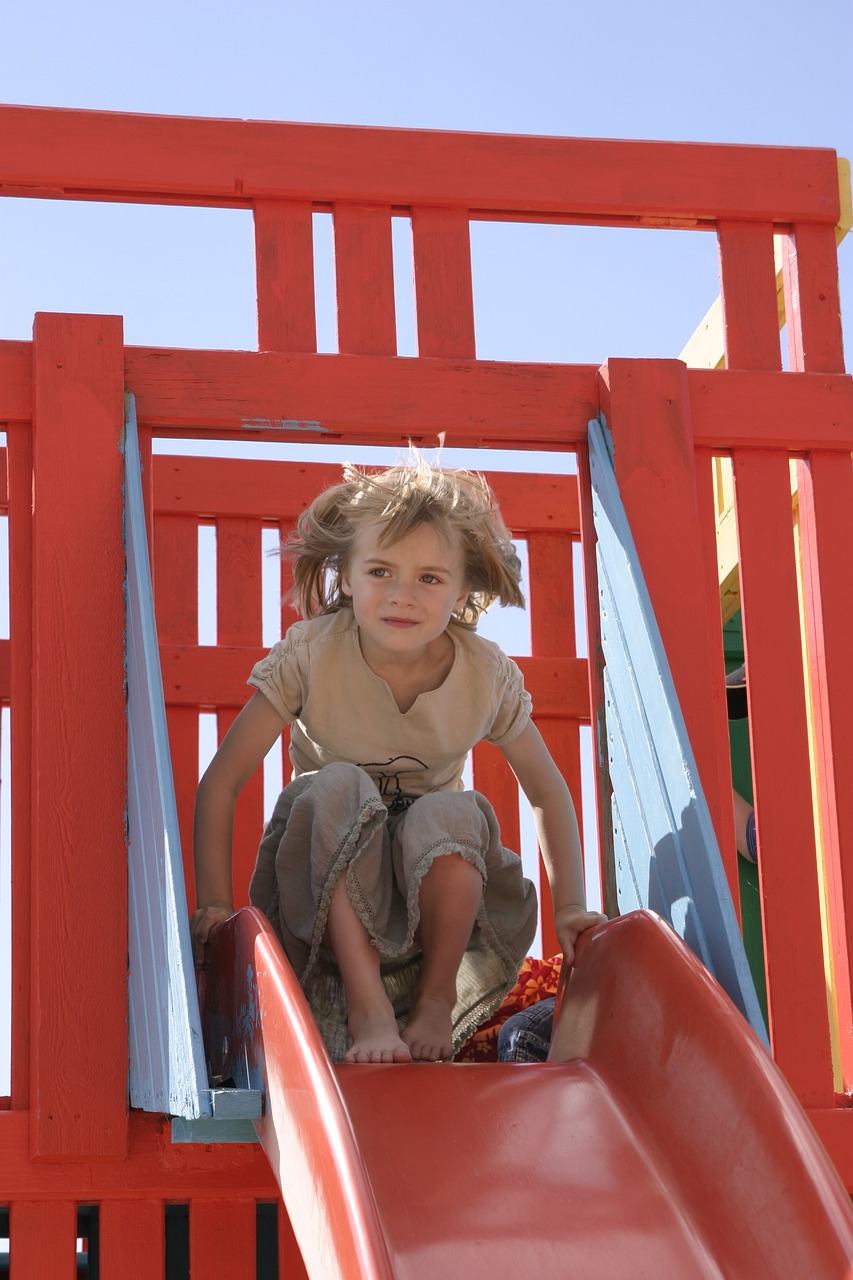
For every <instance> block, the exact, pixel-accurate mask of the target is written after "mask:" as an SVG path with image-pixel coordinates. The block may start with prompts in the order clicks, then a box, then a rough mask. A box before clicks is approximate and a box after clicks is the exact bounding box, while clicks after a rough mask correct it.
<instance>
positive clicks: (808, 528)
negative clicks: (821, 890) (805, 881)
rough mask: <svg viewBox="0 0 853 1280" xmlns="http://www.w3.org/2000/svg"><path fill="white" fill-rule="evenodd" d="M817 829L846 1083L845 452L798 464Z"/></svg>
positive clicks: (848, 714) (852, 932) (848, 672)
mask: <svg viewBox="0 0 853 1280" xmlns="http://www.w3.org/2000/svg"><path fill="white" fill-rule="evenodd" d="M798 479H799V501H800V536H801V539H802V556H803V588H804V591H803V594H804V597H805V603H806V628H807V637H808V650H809V663H810V672H811V688H812V697H813V700H814V709H815V747H816V753H817V779H818V787H819V796H820V808H821V821H820V829H821V834H822V838H823V850H824V856H825V859H826V879H827V889H828V900H829V903H828V905H829V928H830V940H831V948H832V961H833V971H834V980H835V994H836V1002H837V1017H838V1024H839V1050H840V1056H841V1069H842V1074H843V1085H844V1089H845V1091H849V1090H850V1089H851V1088H853V991H851V974H850V960H851V956H853V862H851V859H850V857H849V852H848V851H849V850H850V849H851V848H853V788H851V786H850V781H849V780H850V778H851V776H853V739H851V735H850V725H851V724H853V668H851V664H850V636H851V634H853V598H851V595H850V590H849V582H850V547H851V546H853V465H851V461H850V455H849V454H847V453H818V452H815V453H814V454H812V456H811V458H810V459H809V461H808V462H801V463H800V464H799V466H798Z"/></svg>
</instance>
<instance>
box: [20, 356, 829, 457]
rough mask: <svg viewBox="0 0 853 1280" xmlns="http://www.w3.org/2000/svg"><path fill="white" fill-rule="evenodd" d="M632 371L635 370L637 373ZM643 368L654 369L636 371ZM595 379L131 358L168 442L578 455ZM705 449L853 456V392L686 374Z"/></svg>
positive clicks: (782, 376) (568, 373)
mask: <svg viewBox="0 0 853 1280" xmlns="http://www.w3.org/2000/svg"><path fill="white" fill-rule="evenodd" d="M30 350H31V348H30V344H29V343H25V342H0V424H2V423H3V422H8V421H28V420H29V419H30V417H31V414H32V386H31V384H32V358H31V354H30ZM628 363H630V362H628ZM638 363H642V362H638ZM596 375H597V368H596V366H594V365H571V364H521V363H513V362H509V361H506V362H504V361H489V360H443V359H441V360H439V359H412V358H405V357H403V358H400V357H396V356H387V357H386V356H336V355H313V354H308V355H304V354H297V355H289V354H282V353H278V352H268V351H264V352H257V351H194V350H182V349H172V348H161V347H127V348H125V380H126V383H127V386H128V389H129V390H131V391H133V392H134V393H135V395H136V400H137V413H138V417H139V421H140V424H141V425H142V426H143V427H148V428H151V429H153V430H154V431H155V433H156V434H157V435H159V436H195V435H200V436H207V435H211V436H213V435H219V434H222V435H224V436H227V437H229V438H234V437H237V438H239V439H243V440H253V441H259V440H276V441H300V442H302V443H305V442H312V443H318V444H320V443H322V442H323V441H326V442H327V443H332V444H335V443H345V444H381V445H391V446H394V447H396V446H397V445H400V444H402V445H405V444H406V443H407V441H408V440H409V439H411V440H413V441H414V442H415V443H416V444H417V443H422V444H425V445H427V446H431V445H433V444H435V443H436V440H437V435H438V432H439V431H445V432H446V437H447V438H446V444H447V446H448V447H450V448H476V447H480V446H482V447H484V448H516V449H553V450H566V451H573V450H575V449H577V447H578V445H579V444H585V443H586V432H587V423H588V421H589V419H590V418H591V417H594V416H595V415H596V414H597V413H598V411H599V391H598V387H597V385H596ZM687 383H688V388H689V391H690V411H691V418H692V424H693V437H694V443H695V444H696V445H701V446H704V447H707V448H710V449H713V450H716V451H717V452H720V453H725V452H727V451H729V450H731V449H734V448H738V447H742V446H747V447H753V448H780V449H789V450H791V451H792V452H805V451H807V450H810V449H849V450H851V451H853V378H851V377H850V376H849V375H843V374H822V373H774V372H756V371H751V370H750V371H739V370H715V369H688V370H687Z"/></svg>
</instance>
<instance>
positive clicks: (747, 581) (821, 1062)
mask: <svg viewBox="0 0 853 1280" xmlns="http://www.w3.org/2000/svg"><path fill="white" fill-rule="evenodd" d="M733 463H734V482H735V506H736V512H737V528H738V544H739V548H740V582H741V600H742V610H743V635H744V646H745V651H746V661H747V681H748V689H749V711H750V716H749V731H750V744H751V749H752V771H753V790H754V795H755V809H756V821H757V827H758V841H759V849H758V867H759V881H760V887H761V902H762V916H763V921H764V951H765V962H766V970H767V1002H768V1012H769V1021H770V1039H771V1044H772V1046H773V1054H774V1057H775V1058H776V1061H777V1063H778V1064H779V1066H780V1067H781V1069H782V1071H783V1072H784V1074H785V1076H786V1077H787V1079H788V1081H789V1083H790V1084H791V1087H792V1088H793V1090H794V1092H795V1093H796V1094H797V1096H798V1098H799V1099H800V1101H801V1102H802V1103H803V1105H804V1106H827V1105H830V1104H831V1102H832V1098H833V1086H832V1065H831V1059H830V1045H829V1024H828V1019H827V1008H826V985H825V982H824V974H823V948H822V943H821V931H820V913H819V906H818V880H817V856H816V851H815V834H814V818H813V815H812V797H811V780H810V774H809V748H808V729H807V722H806V704H805V692H804V687H803V667H802V648H801V642H800V623H799V604H798V599H797V582H796V567H795V563H794V539H793V527H792V515H791V485H790V477H789V471H788V456H787V454H785V453H782V452H770V451H762V452H758V451H757V450H743V451H738V452H737V453H735V454H734V457H733ZM792 939H796V946H792Z"/></svg>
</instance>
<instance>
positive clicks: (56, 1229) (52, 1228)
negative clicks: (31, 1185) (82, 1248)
mask: <svg viewBox="0 0 853 1280" xmlns="http://www.w3.org/2000/svg"><path fill="white" fill-rule="evenodd" d="M9 1267H10V1275H12V1276H13V1277H14V1280H46V1277H48V1276H49V1277H50V1280H77V1205H76V1204H75V1203H74V1202H73V1201H71V1200H53V1201H40V1200H18V1201H14V1200H13V1201H12V1204H11V1206H10V1209H9Z"/></svg>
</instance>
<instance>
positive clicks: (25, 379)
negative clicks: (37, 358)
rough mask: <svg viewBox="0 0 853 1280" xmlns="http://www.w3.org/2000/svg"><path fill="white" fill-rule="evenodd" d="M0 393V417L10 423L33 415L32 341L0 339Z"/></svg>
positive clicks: (22, 420) (23, 420)
mask: <svg viewBox="0 0 853 1280" xmlns="http://www.w3.org/2000/svg"><path fill="white" fill-rule="evenodd" d="M0 397H2V401H0V403H2V412H0V420H2V421H3V422H6V423H9V422H29V421H30V420H31V419H32V416H33V362H32V343H30V342H0Z"/></svg>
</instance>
